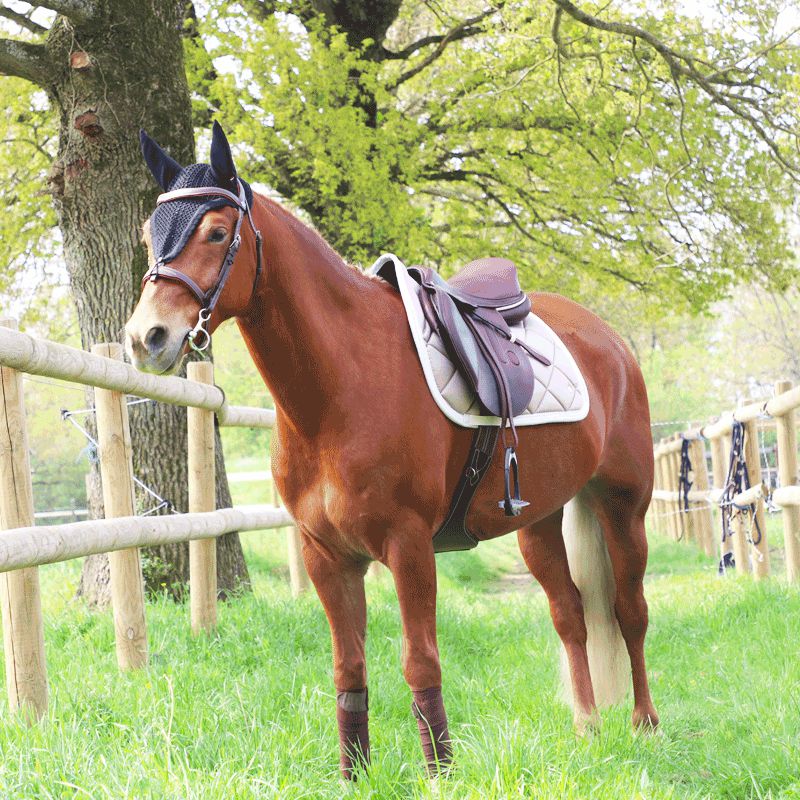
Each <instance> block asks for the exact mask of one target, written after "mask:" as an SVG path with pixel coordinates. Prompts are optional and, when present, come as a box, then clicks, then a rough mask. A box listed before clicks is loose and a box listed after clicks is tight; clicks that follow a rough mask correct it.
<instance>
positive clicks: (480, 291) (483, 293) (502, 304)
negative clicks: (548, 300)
mask: <svg viewBox="0 0 800 800" xmlns="http://www.w3.org/2000/svg"><path fill="white" fill-rule="evenodd" d="M437 277H438V276H437ZM442 282H443V283H444V284H445V285H446V286H447V287H448V288H447V289H446V291H447V292H448V293H449V294H450V296H451V297H453V298H454V299H456V300H458V301H459V302H462V303H465V304H467V305H470V306H473V307H474V308H494V309H496V310H497V311H499V312H500V313H501V315H502V316H503V318H504V319H505V320H506V321H507V322H508V323H509V324H511V325H513V324H514V323H515V322H518V321H519V320H521V319H524V318H525V317H526V316H527V315H528V312H529V311H530V310H531V305H530V300H529V299H528V296H527V295H526V294H525V293H524V292H523V291H522V289H521V288H520V285H519V276H518V275H517V268H516V266H515V265H514V262H513V261H509V260H508V259H507V258H478V259H475V261H470V262H469V264H467V265H466V266H464V267H462V268H461V269H460V270H459V271H458V272H457V273H456V274H455V275H453V277H452V278H450V279H449V280H448V281H442Z"/></svg>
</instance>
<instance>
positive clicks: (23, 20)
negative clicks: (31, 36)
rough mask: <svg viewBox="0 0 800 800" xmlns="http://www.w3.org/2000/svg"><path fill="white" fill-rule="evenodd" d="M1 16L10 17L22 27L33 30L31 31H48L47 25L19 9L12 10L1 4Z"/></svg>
mask: <svg viewBox="0 0 800 800" xmlns="http://www.w3.org/2000/svg"><path fill="white" fill-rule="evenodd" d="M32 10H33V8H31V11H32ZM28 13H30V12H28ZM0 17H5V18H6V19H10V20H11V21H12V22H13V23H14V24H15V25H19V26H20V28H26V29H27V30H29V31H31V33H45V32H46V31H47V27H46V26H44V25H40V24H39V23H38V22H34V21H33V20H32V19H31V18H30V17H29V16H28V15H27V14H20V13H19V12H17V11H12V10H11V9H10V8H6V7H5V6H0Z"/></svg>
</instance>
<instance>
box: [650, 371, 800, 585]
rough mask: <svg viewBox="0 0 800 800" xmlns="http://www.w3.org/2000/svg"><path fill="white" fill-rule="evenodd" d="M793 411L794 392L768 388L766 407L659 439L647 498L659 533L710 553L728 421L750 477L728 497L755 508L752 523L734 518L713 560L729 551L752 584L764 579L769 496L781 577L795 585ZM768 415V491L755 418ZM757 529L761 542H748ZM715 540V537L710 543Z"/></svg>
mask: <svg viewBox="0 0 800 800" xmlns="http://www.w3.org/2000/svg"><path fill="white" fill-rule="evenodd" d="M797 408H800V387H792V385H791V383H790V382H789V381H779V382H778V383H776V384H775V395H774V396H773V397H772V398H771V399H770V400H768V401H766V402H764V401H759V402H755V403H748V404H747V405H744V406H742V407H741V408H738V409H736V410H735V411H731V412H727V413H725V414H723V415H722V416H721V417H720V418H719V419H718V420H716V421H715V422H712V423H709V424H708V425H705V426H703V427H701V428H695V429H692V430H688V431H686V432H685V433H683V434H678V435H676V436H673V437H671V438H669V439H663V440H662V441H661V442H659V443H658V444H657V445H656V446H655V448H654V458H655V475H656V489H655V490H654V492H653V501H654V502H653V503H652V505H651V508H652V513H651V521H652V523H653V526H654V527H655V528H656V530H658V531H659V533H661V534H664V535H668V536H671V537H672V538H673V539H680V538H684V537H685V538H686V539H688V540H695V541H696V542H697V543H698V544H699V545H700V546H701V547H702V548H703V549H704V551H705V552H706V553H707V554H708V555H713V553H714V545H713V541H714V538H715V537H714V535H713V527H712V524H711V513H712V508H713V507H714V506H718V505H719V503H720V500H721V496H722V492H723V486H724V484H725V481H726V479H727V474H728V459H729V449H730V445H729V441H728V440H729V437H730V434H731V432H732V430H733V424H734V422H740V423H742V425H743V428H744V437H745V440H744V453H743V457H744V462H745V464H746V465H747V471H748V474H749V478H750V484H751V486H750V489H748V490H746V491H743V492H741V493H740V494H738V495H737V496H736V497H734V498H733V503H734V504H735V505H736V506H742V507H747V506H755V520H745V517H744V515H743V514H737V515H734V518H733V524H732V531H731V536H730V537H729V538H728V539H726V540H725V541H724V542H722V545H721V550H720V557H721V558H725V556H726V554H727V553H730V552H732V553H733V557H734V560H735V563H736V570H737V571H738V572H741V573H750V572H752V574H753V575H754V577H756V578H764V577H766V576H768V575H769V574H770V570H771V566H770V552H769V546H768V545H769V543H768V539H767V530H766V520H765V515H764V506H765V500H766V499H767V497H768V496H769V497H770V499H771V500H772V502H773V503H774V504H775V505H778V506H781V508H782V518H783V531H784V542H785V545H784V547H785V555H786V575H787V579H788V580H789V582H791V583H798V582H800V486H798V475H797V427H796V422H795V410H796V409H797ZM764 417H772V418H774V420H775V429H776V434H777V450H776V453H777V460H778V477H779V481H780V486H779V487H778V488H776V489H775V490H773V491H772V493H771V494H770V492H769V489H768V488H767V487H766V486H764V485H763V484H762V473H761V457H760V451H759V444H758V430H757V426H758V424H759V420H762V419H763V418H764ZM686 440H688V441H689V445H688V446H689V451H690V458H691V462H692V472H693V475H692V481H693V485H694V487H695V488H693V489H692V490H691V491H689V493H688V496H687V499H688V501H689V511H688V512H687V511H686V510H685V509H684V508H683V507H682V506H681V503H682V502H683V499H682V495H681V494H680V492H679V490H678V486H679V473H680V455H679V454H680V452H681V448H682V447H683V446H684V442H685V441H686ZM706 441H708V442H709V443H710V451H711V471H712V481H713V487H710V486H709V479H708V468H707V461H706V447H705V442H706ZM756 524H757V526H758V529H759V530H760V531H761V536H760V538H759V537H755V540H754V541H752V542H751V541H749V539H751V538H753V537H750V536H749V534H750V532H751V528H753V529H755V525H756ZM716 538H717V539H718V540H720V537H716Z"/></svg>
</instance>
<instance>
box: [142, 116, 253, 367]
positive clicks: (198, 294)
mask: <svg viewBox="0 0 800 800" xmlns="http://www.w3.org/2000/svg"><path fill="white" fill-rule="evenodd" d="M139 139H140V142H141V146H142V154H143V155H144V160H145V161H146V162H147V166H148V167H149V168H150V172H152V173H153V177H154V178H155V179H156V180H157V181H158V183H159V185H160V186H161V188H162V189H163V190H164V194H161V195H159V196H158V200H157V201H156V202H157V205H156V209H155V211H154V212H153V214H152V216H151V217H150V239H151V243H152V246H153V255H154V257H155V260H154V262H153V264H152V265H151V266H150V268H149V269H148V270H147V272H146V273H145V274H144V277H143V278H142V286H144V283H145V281H148V280H149V281H156V280H158V279H159V278H163V279H165V280H171V281H177V282H178V283H182V284H183V285H184V286H185V287H186V288H187V289H188V290H189V291H190V292H191V293H192V295H193V296H194V297H195V299H196V300H197V301H198V303H200V314H199V318H198V321H197V325H195V327H194V329H193V330H191V331H190V332H189V334H188V339H189V346H190V347H192V349H194V350H197V351H203V350H205V349H206V348H207V347H208V345H209V342H210V341H211V339H210V336H209V333H208V331H207V330H206V327H205V326H206V323H207V322H208V320H209V319H210V318H211V314H212V312H213V311H214V307H215V306H216V304H217V300H219V296H220V294H222V289H223V288H224V286H225V281H226V280H227V279H228V275H229V274H230V271H231V267H232V266H233V260H234V258H235V257H236V252H237V251H238V249H239V245H240V244H241V235H240V234H241V227H242V222H243V220H244V217H245V216H247V221H248V222H249V223H250V227H251V228H252V230H253V233H254V234H255V237H256V276H255V280H254V281H253V292H255V289H256V286H257V284H258V279H259V278H260V277H261V269H262V264H261V232H260V231H259V230H258V229H257V228H256V226H255V223H254V222H253V217H252V215H251V213H250V210H251V208H252V205H253V191H252V189H251V188H250V186H249V185H248V184H247V183H245V182H244V181H242V180H240V179H239V177H238V176H237V174H236V168H235V167H234V164H233V157H232V155H231V149H230V145H229V144H228V140H227V139H226V137H225V134H224V133H223V131H222V128H221V127H220V126H219V124H218V123H217V122H215V123H214V127H213V132H212V139H211V164H210V165H209V164H192V165H191V166H188V167H182V166H181V165H180V164H178V162H177V161H175V160H174V159H173V158H171V157H170V156H169V155H167V153H165V152H164V150H163V149H162V148H161V147H160V146H159V145H158V144H157V143H156V142H155V141H154V140H153V139H151V138H150V137H149V136H148V135H147V134H146V133H145V132H144V131H140V132H139ZM224 206H233V208H235V209H236V210H237V211H238V212H239V215H238V218H237V220H236V228H235V229H234V233H233V239H232V240H231V243H230V245H229V247H228V250H227V252H226V253H225V257H224V259H223V261H222V265H221V267H220V270H219V275H218V276H217V280H216V282H215V283H214V285H213V286H212V287H211V288H210V289H208V290H207V291H203V290H202V289H201V288H200V287H199V286H198V285H197V283H196V282H195V281H194V280H192V279H191V278H190V277H189V276H188V275H185V274H184V273H183V272H181V271H180V270H177V269H174V268H173V267H170V266H167V265H168V264H169V263H170V262H171V261H174V260H175V259H176V258H177V257H178V256H179V255H180V253H181V251H182V250H183V248H184V247H186V243H187V242H188V241H189V238H190V237H191V235H192V234H193V233H194V231H195V230H196V228H197V226H198V225H199V224H200V220H201V219H202V218H203V216H204V215H205V214H206V213H207V212H209V211H212V210H214V209H218V208H222V207H224ZM198 337H201V338H200V341H199V342H197V341H196V339H197V338H198Z"/></svg>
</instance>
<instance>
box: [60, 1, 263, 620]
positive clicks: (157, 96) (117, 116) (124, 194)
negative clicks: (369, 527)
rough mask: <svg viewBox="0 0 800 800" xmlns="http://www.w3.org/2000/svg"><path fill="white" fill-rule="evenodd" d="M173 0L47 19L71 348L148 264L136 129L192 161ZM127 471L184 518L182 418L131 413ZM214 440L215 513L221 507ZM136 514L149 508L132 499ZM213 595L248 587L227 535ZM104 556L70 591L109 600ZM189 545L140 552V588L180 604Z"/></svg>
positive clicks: (124, 307) (180, 8) (125, 311)
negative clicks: (75, 334) (73, 312)
mask: <svg viewBox="0 0 800 800" xmlns="http://www.w3.org/2000/svg"><path fill="white" fill-rule="evenodd" d="M184 14H185V4H184V2H182V0H153V2H148V3H142V2H140V1H139V0H115V1H114V2H113V4H112V3H101V4H98V10H97V13H96V14H95V15H93V16H92V17H91V18H88V19H80V20H77V19H68V18H67V17H64V16H60V17H57V18H56V21H55V22H54V23H53V26H52V28H51V30H50V32H49V34H48V38H47V42H46V48H47V54H48V56H49V60H50V63H51V65H52V67H51V70H52V72H51V75H50V76H49V80H48V82H47V85H46V87H45V88H46V89H47V91H48V92H49V94H50V97H51V99H52V102H53V105H54V107H55V108H56V109H58V112H59V115H60V138H59V150H58V156H57V159H56V161H55V163H54V164H53V168H52V170H51V175H50V186H51V191H52V194H53V198H54V202H55V206H56V211H57V214H58V220H59V226H60V228H61V233H62V236H63V241H64V256H65V260H66V263H67V268H68V271H69V275H70V281H71V288H72V295H73V297H74V299H75V303H76V305H77V309H78V319H79V324H80V331H81V339H82V344H83V346H84V347H85V348H88V347H90V346H91V345H92V344H94V343H96V342H106V341H117V340H119V339H120V337H121V336H122V330H123V326H124V323H125V321H126V320H127V319H128V317H129V316H130V313H131V311H132V309H133V306H134V304H135V302H136V299H137V298H138V295H139V284H140V280H141V276H142V275H143V274H144V271H145V269H146V267H147V263H146V254H145V252H144V248H143V247H142V245H141V242H140V237H141V225H142V222H143V220H144V219H145V218H146V217H147V216H148V214H149V213H150V212H151V211H152V209H153V208H154V207H155V198H156V195H157V192H158V190H157V187H156V186H155V183H154V181H153V180H152V178H151V176H150V174H149V173H148V171H147V169H146V167H145V165H144V163H143V160H142V157H141V154H140V152H139V144H138V131H139V128H140V127H143V128H145V129H147V131H148V132H149V133H150V134H152V135H153V136H154V137H155V138H156V139H157V140H158V141H159V142H160V143H162V144H163V145H165V146H167V147H168V148H169V150H170V152H171V154H172V156H173V157H174V158H176V159H177V160H178V161H180V162H181V163H184V164H186V163H191V161H192V160H193V156H194V133H193V130H192V123H191V103H190V97H189V89H188V86H187V83H186V76H185V71H184V64H183V44H182V40H181V34H182V29H183V20H184ZM130 412H131V432H132V439H133V447H134V471H135V474H136V476H137V477H138V478H139V479H141V480H142V481H143V482H144V483H145V484H147V485H148V486H150V487H152V488H153V489H154V490H155V491H156V492H157V493H158V494H159V495H161V496H162V497H164V498H166V499H167V500H169V501H170V502H171V503H172V505H173V506H174V507H175V508H176V509H177V510H178V511H186V510H187V505H188V496H187V466H186V411H185V409H182V408H175V407H172V406H168V405H163V404H157V403H143V404H139V405H134V406H131V408H130ZM217 439H218V453H219V456H218V459H217V505H218V506H226V505H230V493H229V491H228V485H227V480H226V478H225V472H224V465H223V460H222V454H221V447H220V446H219V437H217ZM137 505H138V506H139V509H138V510H139V511H144V510H147V509H149V508H152V507H153V506H154V505H155V503H154V502H152V500H151V499H150V498H148V497H147V496H146V495H144V494H140V496H139V497H137ZM218 553H219V560H218V563H219V572H220V574H219V587H220V590H221V591H222V592H225V593H227V592H230V591H232V590H236V589H239V588H242V587H243V586H247V585H248V576H247V568H246V566H245V563H244V558H243V555H242V551H241V545H240V543H239V539H238V536H237V535H236V534H230V535H228V536H225V537H223V538H221V539H220V540H219V543H218ZM104 561H105V559H104V557H101V556H98V557H93V558H90V559H87V561H86V563H85V566H84V571H83V575H82V577H81V584H80V587H79V591H78V593H79V594H80V595H82V596H83V597H85V598H86V599H87V600H88V601H89V602H92V603H100V604H102V603H105V602H107V599H108V591H107V584H108V580H107V564H106V563H104ZM188 562H189V559H188V545H181V546H174V547H172V546H170V547H159V548H151V549H149V550H148V551H146V553H145V554H144V557H143V569H144V572H145V580H146V585H147V588H148V589H149V590H154V591H164V590H165V591H167V592H169V593H170V594H172V595H173V596H176V597H180V596H181V595H182V593H183V588H184V587H185V585H186V582H187V580H188Z"/></svg>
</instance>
